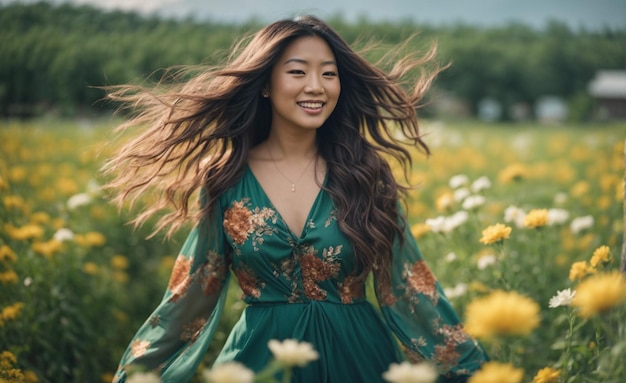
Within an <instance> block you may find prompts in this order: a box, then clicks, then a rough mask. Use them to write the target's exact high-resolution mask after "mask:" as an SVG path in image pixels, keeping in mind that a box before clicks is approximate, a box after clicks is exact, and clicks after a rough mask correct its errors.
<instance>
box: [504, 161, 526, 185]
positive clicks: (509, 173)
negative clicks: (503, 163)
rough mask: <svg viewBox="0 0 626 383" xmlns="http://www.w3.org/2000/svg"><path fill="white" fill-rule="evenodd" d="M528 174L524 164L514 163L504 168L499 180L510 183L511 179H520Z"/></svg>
mask: <svg viewBox="0 0 626 383" xmlns="http://www.w3.org/2000/svg"><path fill="white" fill-rule="evenodd" d="M527 174H528V170H527V169H526V167H524V165H521V164H512V165H509V166H507V167H506V168H504V169H503V170H502V171H500V173H499V174H498V180H499V181H500V182H501V183H504V184H506V183H509V182H511V181H519V180H522V179H524V178H526V176H527Z"/></svg>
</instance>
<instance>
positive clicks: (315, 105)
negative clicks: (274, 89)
mask: <svg viewBox="0 0 626 383" xmlns="http://www.w3.org/2000/svg"><path fill="white" fill-rule="evenodd" d="M297 104H298V105H299V106H301V107H303V108H305V109H321V108H322V107H323V106H324V103H323V102H298V103H297Z"/></svg>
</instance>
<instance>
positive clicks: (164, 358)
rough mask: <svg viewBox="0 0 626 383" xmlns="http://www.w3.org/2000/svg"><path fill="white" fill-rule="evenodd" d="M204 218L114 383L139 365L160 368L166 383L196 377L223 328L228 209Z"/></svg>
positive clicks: (194, 230)
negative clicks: (224, 224) (224, 216)
mask: <svg viewBox="0 0 626 383" xmlns="http://www.w3.org/2000/svg"><path fill="white" fill-rule="evenodd" d="M217 210H218V212H216V214H214V217H213V219H211V220H203V221H201V222H200V223H199V224H198V225H197V226H196V227H195V228H194V229H193V230H192V231H191V233H190V234H189V236H188V237H187V239H186V241H185V243H184V245H183V247H182V249H181V251H180V254H179V255H178V258H177V259H176V263H175V265H174V268H173V270H172V274H171V277H170V280H169V283H168V286H167V289H166V291H165V295H164V296H163V299H162V301H161V303H160V304H159V306H158V307H157V308H156V309H155V310H154V312H153V313H152V314H151V315H150V317H149V318H148V319H147V320H146V322H145V323H144V324H143V325H142V326H141V327H140V329H139V330H138V331H137V333H136V334H135V336H134V338H133V340H132V341H131V343H130V345H129V346H128V348H127V350H126V352H125V353H124V355H123V356H122V360H121V362H120V365H119V368H118V371H117V373H116V376H115V379H114V380H113V382H114V383H121V382H124V381H125V379H126V376H127V371H126V369H127V368H128V367H131V366H133V365H137V366H141V367H143V368H147V369H149V370H154V371H157V372H158V373H159V374H160V375H161V379H162V382H164V383H169V382H171V383H174V382H176V383H182V382H187V381H189V380H190V379H191V377H192V376H193V374H194V373H195V371H196V369H197V367H198V365H199V363H200V362H201V360H202V357H203V356H204V353H205V352H206V349H207V347H208V345H209V343H210V341H211V338H212V337H213V333H214V332H215V329H216V328H217V324H218V322H219V319H220V317H221V314H222V309H223V306H224V302H225V299H226V293H227V286H228V280H229V271H228V268H229V261H228V254H227V245H226V243H225V241H224V240H223V232H222V217H221V215H222V213H221V209H219V207H218V208H217Z"/></svg>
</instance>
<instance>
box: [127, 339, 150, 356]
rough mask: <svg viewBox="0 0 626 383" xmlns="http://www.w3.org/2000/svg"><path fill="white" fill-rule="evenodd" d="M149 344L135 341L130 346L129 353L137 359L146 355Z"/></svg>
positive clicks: (143, 341)
mask: <svg viewBox="0 0 626 383" xmlns="http://www.w3.org/2000/svg"><path fill="white" fill-rule="evenodd" d="M150 344H151V343H150V342H148V341H147V340H141V339H135V340H134V341H133V342H132V343H131V345H130V352H131V354H132V355H133V357H135V358H139V357H140V356H142V355H143V354H145V353H146V351H147V350H148V348H149V347H150Z"/></svg>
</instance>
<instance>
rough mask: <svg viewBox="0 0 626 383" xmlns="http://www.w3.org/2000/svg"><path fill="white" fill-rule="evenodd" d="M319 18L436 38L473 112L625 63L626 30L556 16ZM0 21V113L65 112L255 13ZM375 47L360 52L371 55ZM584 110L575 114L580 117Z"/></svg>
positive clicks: (14, 6) (34, 8)
mask: <svg viewBox="0 0 626 383" xmlns="http://www.w3.org/2000/svg"><path fill="white" fill-rule="evenodd" d="M328 21H329V24H331V25H332V26H333V27H334V28H336V29H337V31H338V32H339V33H340V34H341V35H342V36H343V37H344V38H345V40H346V41H348V42H349V43H354V45H355V46H356V47H361V46H363V45H364V44H365V43H367V42H368V41H370V40H372V39H373V40H376V41H379V42H380V43H381V44H382V47H383V48H384V47H387V48H388V47H391V46H395V45H396V44H399V43H401V42H403V41H404V40H405V39H407V38H408V37H410V36H414V35H417V38H415V39H414V40H413V41H412V42H411V43H410V45H409V47H408V49H413V50H421V51H423V50H425V49H427V48H428V46H429V44H431V43H433V42H437V44H438V46H439V49H440V60H441V61H442V62H443V63H448V62H450V63H451V64H452V66H451V67H450V68H449V69H448V70H446V71H445V72H444V73H443V74H442V75H441V76H440V78H439V80H438V81H437V83H436V86H437V87H438V88H440V89H442V90H445V91H447V92H449V93H451V94H453V95H455V96H457V97H459V98H460V99H462V100H464V101H465V102H467V103H469V105H470V106H471V108H472V110H473V111H474V112H475V111H476V107H477V103H478V102H479V101H480V100H481V99H482V98H484V97H491V98H496V99H498V100H499V101H500V102H502V103H503V104H504V106H505V111H508V106H511V105H513V104H515V103H520V102H521V103H526V104H527V105H531V106H532V105H533V103H534V102H535V101H536V100H537V99H538V98H539V97H541V96H543V95H553V96H560V97H563V98H565V99H566V100H571V99H574V101H572V102H573V105H577V104H576V102H579V100H580V96H579V95H580V94H582V93H585V92H586V89H587V84H588V83H589V81H590V80H591V78H592V77H593V75H594V74H595V72H596V71H597V70H599V69H623V68H624V66H625V65H626V45H625V44H623V41H625V40H626V30H604V31H587V30H579V31H573V30H571V29H569V28H568V27H566V26H565V25H563V24H559V23H556V22H555V23H552V24H550V25H549V26H548V27H547V28H545V29H543V30H535V29H531V28H530V27H527V26H524V25H519V24H512V25H509V26H505V27H497V28H491V29H482V28H478V27H470V26H466V25H457V26H444V27H437V28H435V27H432V26H429V25H418V24H415V23H413V22H411V21H402V22H397V23H390V22H379V23H373V22H370V21H368V20H366V19H362V20H359V21H358V22H357V23H352V24H350V23H347V22H345V21H344V20H343V19H342V18H341V17H340V16H336V17H333V18H331V19H330V20H328ZM0 25H2V28H0V41H2V44H0V116H33V115H40V114H43V113H49V112H55V113H57V114H62V115H71V116H74V115H76V114H79V113H84V112H88V111H94V110H102V109H106V108H111V105H107V104H105V103H102V102H99V100H101V99H102V97H103V96H104V92H103V91H102V90H100V89H98V88H97V87H100V86H104V85H118V84H123V83H129V82H140V81H143V80H144V79H145V78H146V77H152V78H153V79H157V78H158V76H159V75H160V74H161V73H162V70H163V69H165V68H168V67H171V66H178V65H196V64H214V63H216V62H218V61H220V60H221V59H223V58H224V57H225V55H226V53H227V52H228V49H229V48H230V47H232V45H233V44H234V43H235V42H236V41H238V40H239V39H240V38H242V37H243V36H244V35H246V34H248V33H249V32H252V31H255V30H258V29H259V28H260V27H261V25H260V24H258V22H254V21H250V22H248V23H244V24H220V23H217V22H213V21H206V22H199V21H194V20H191V19H188V20H173V19H159V18H156V17H154V16H151V17H147V16H140V15H139V14H137V13H128V12H120V11H113V12H105V11H102V10H99V9H96V8H93V7H90V6H73V5H68V4H64V5H58V6H54V5H51V4H49V3H45V2H40V3H35V4H21V3H11V4H8V5H4V6H3V5H0ZM381 52H382V51H378V53H376V52H372V53H371V54H368V58H369V59H371V60H372V61H376V59H378V58H380V57H379V55H380V54H382V53H381ZM576 100H578V101H576ZM585 110H586V111H587V112H586V113H585V114H583V115H581V114H582V113H581V112H580V111H579V110H578V111H577V112H576V113H577V115H576V116H574V118H575V119H577V120H580V119H586V118H587V117H588V115H589V110H588V109H585ZM504 117H505V118H507V117H508V116H507V115H505V116H504Z"/></svg>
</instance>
